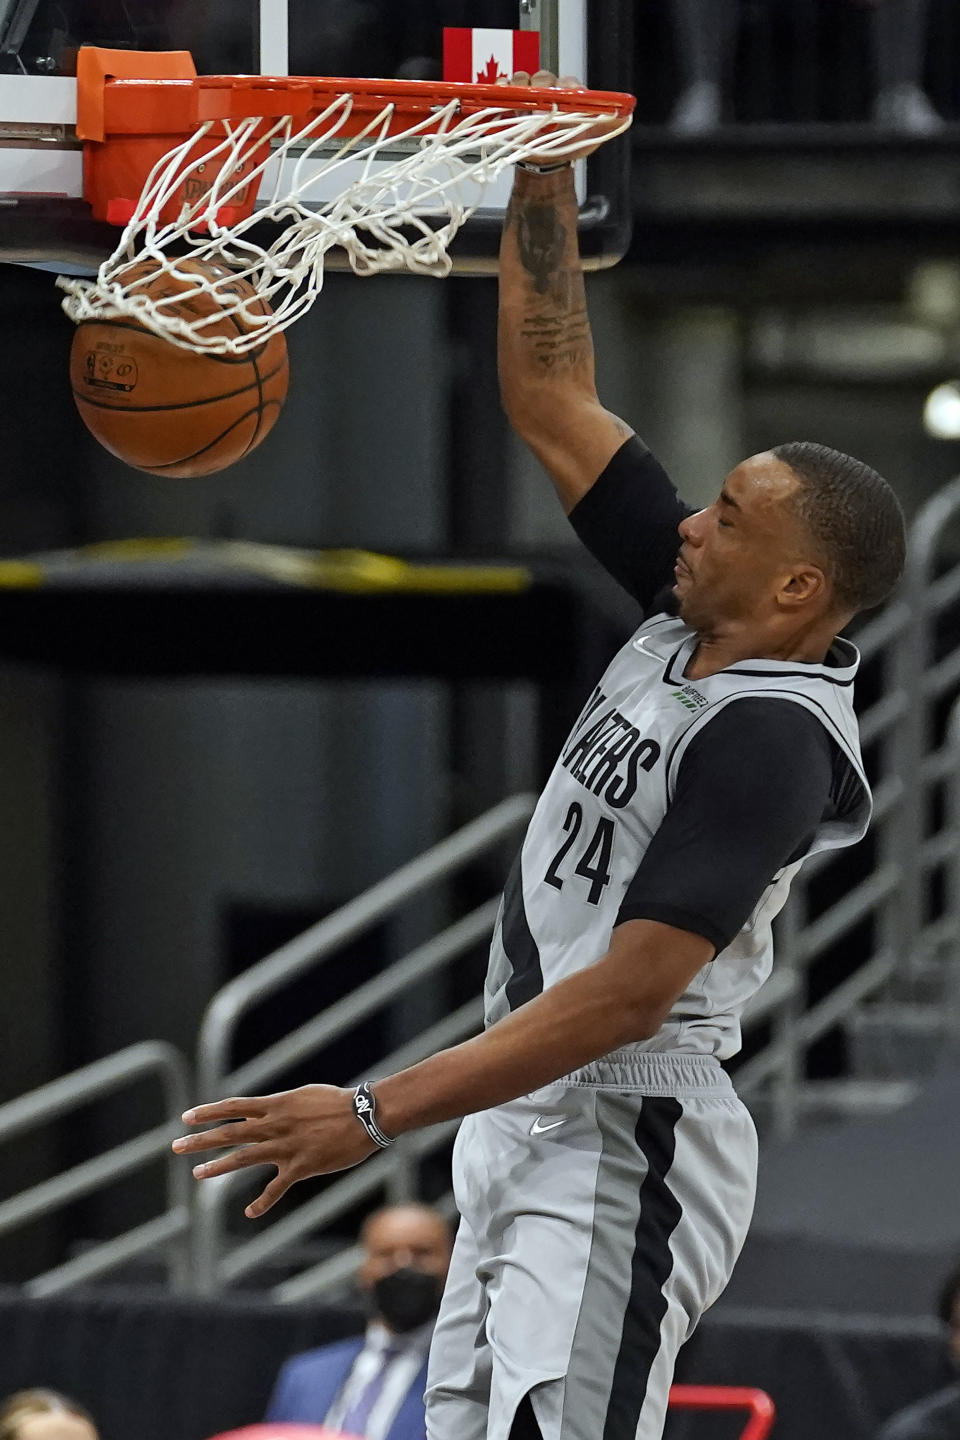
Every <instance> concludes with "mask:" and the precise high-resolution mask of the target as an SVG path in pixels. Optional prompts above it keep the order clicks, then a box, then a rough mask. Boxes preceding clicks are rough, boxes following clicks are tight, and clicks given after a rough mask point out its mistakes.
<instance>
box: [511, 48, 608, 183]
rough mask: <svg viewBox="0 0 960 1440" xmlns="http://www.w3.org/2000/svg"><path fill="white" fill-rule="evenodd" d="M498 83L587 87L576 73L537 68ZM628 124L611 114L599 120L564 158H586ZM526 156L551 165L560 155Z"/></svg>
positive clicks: (579, 88)
mask: <svg viewBox="0 0 960 1440" xmlns="http://www.w3.org/2000/svg"><path fill="white" fill-rule="evenodd" d="M497 84H498V85H521V86H522V85H530V86H532V87H533V88H534V89H535V90H539V89H543V88H549V87H551V86H557V85H559V86H560V87H561V89H563V90H585V89H586V88H587V87H586V86H585V85H584V84H583V83H582V82H581V81H580V80H578V79H577V77H576V75H563V76H561V77H560V78H559V79H558V78H557V76H556V75H554V74H553V72H552V71H551V70H537V71H536V72H535V73H534V74H533V75H530V74H529V73H528V72H527V71H526V70H517V71H515V73H514V74H513V75H511V76H510V77H509V79H503V80H498V81H497ZM629 123H630V121H629V118H628V119H627V121H626V125H629ZM626 125H625V123H624V121H623V118H622V117H618V116H611V118H610V119H609V120H598V121H597V123H596V125H594V126H592V127H591V128H590V130H589V131H588V132H586V133H585V134H584V136H583V143H582V144H580V145H578V146H577V147H576V149H575V150H574V151H572V152H571V154H570V155H569V156H565V157H564V158H566V159H569V160H585V159H586V157H587V156H588V155H592V154H593V152H594V150H599V148H600V146H601V145H602V144H603V143H604V141H605V140H609V139H610V137H611V136H612V135H616V134H618V133H619V132H620V131H621V130H624V129H625V128H626ZM526 158H527V159H528V160H530V161H531V162H532V163H533V164H534V165H537V164H541V163H542V164H545V165H549V164H551V163H553V164H555V163H556V161H557V158H558V157H557V156H556V155H555V154H554V155H551V154H550V153H549V152H544V154H543V155H528V156H527V157H526Z"/></svg>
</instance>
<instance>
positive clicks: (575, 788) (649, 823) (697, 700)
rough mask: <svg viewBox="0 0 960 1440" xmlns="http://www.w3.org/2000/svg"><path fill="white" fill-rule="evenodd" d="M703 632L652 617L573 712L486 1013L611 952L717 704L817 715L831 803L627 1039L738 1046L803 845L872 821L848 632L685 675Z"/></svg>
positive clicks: (842, 836) (707, 1050) (504, 927)
mask: <svg viewBox="0 0 960 1440" xmlns="http://www.w3.org/2000/svg"><path fill="white" fill-rule="evenodd" d="M696 644H697V635H696V634H695V632H694V631H692V630H691V629H690V628H689V627H688V626H686V625H685V624H684V623H683V621H681V620H679V619H673V618H671V617H668V616H664V615H660V616H655V617H653V618H652V619H651V620H649V621H647V622H645V623H644V624H643V625H642V626H641V628H640V629H639V630H638V632H637V633H636V634H635V635H634V636H633V638H632V639H631V640H630V641H628V643H627V644H626V645H624V647H623V648H622V649H621V650H620V651H619V653H618V654H617V655H616V656H615V658H614V660H613V661H612V663H611V664H610V665H609V667H608V668H607V670H606V672H605V674H604V676H603V679H602V680H601V681H600V684H599V685H598V687H597V689H596V690H595V691H594V693H593V695H592V696H591V697H590V699H589V701H588V702H587V704H586V706H585V707H584V709H583V711H582V713H581V714H580V716H579V718H578V719H577V722H576V724H575V725H574V727H573V730H572V731H571V733H570V737H569V739H568V741H567V743H566V745H565V746H564V749H563V753H562V754H561V756H560V759H559V760H558V762H557V764H556V766H555V767H554V770H553V772H552V774H551V776H550V779H549V781H548V782H547V785H546V787H545V789H544V791H543V793H542V795H541V797H540V801H539V803H538V805H537V808H536V811H535V812H534V815H533V817H532V819H531V821H530V825H529V827H528V829H527V833H526V837H525V839H524V842H523V847H522V849H521V852H520V856H519V857H518V863H517V866H515V868H514V873H513V875H512V877H511V881H510V882H509V883H508V886H507V889H506V891H505V894H504V900H503V903H502V904H501V908H500V915H499V917H498V920H497V925H496V929H495V932H494V937H493V942H492V946H491V952H490V965H489V970H488V974H487V985H486V1017H487V1023H488V1024H491V1023H493V1022H494V1021H496V1020H498V1019H500V1018H501V1017H502V1016H503V1015H505V1014H506V1013H507V1012H508V1011H510V1010H512V1009H516V1007H517V1006H518V1005H519V1004H522V1003H524V1002H525V1001H526V1000H529V999H531V998H532V997H533V996H534V995H536V994H539V993H540V991H541V990H543V989H546V988H549V986H551V985H554V984H556V983H557V981H559V980H563V979H564V978H565V977H567V976H568V975H572V974H574V973H575V972H577V971H579V970H582V969H584V968H585V967H586V966H588V965H591V964H593V962H594V961H596V960H598V959H599V958H600V957H601V956H602V955H603V954H604V953H605V952H606V950H607V948H608V946H609V943H610V936H611V933H612V931H613V928H614V926H615V925H616V923H617V918H618V914H619V911H620V907H621V903H622V901H623V898H624V894H625V892H626V889H627V887H628V885H629V884H630V882H631V880H632V879H633V877H634V875H635V874H636V872H637V869H638V867H639V865H640V862H641V861H642V859H643V856H644V853H645V851H646V849H647V846H648V845H649V843H650V841H651V839H652V837H653V836H654V834H655V833H656V831H657V829H658V828H659V826H660V824H661V822H662V821H663V819H664V816H665V815H666V812H667V809H668V807H669V805H670V802H671V799H672V796H673V793H674V787H675V785H676V779H677V773H678V769H679V766H680V763H681V761H682V759H683V757H684V754H685V752H686V750H687V747H688V746H689V745H690V743H691V741H692V740H693V739H694V737H695V736H696V735H698V734H699V733H701V731H702V730H703V728H704V727H705V726H707V725H709V723H710V721H711V720H712V719H713V718H714V717H715V716H716V715H717V714H718V713H719V712H720V711H721V710H723V709H724V708H725V707H726V706H728V705H731V704H735V703H736V702H737V701H738V700H742V699H744V698H747V697H750V698H753V699H756V698H757V697H770V698H772V699H776V700H781V701H782V700H789V701H792V702H794V703H795V704H797V705H800V706H802V707H803V708H804V709H805V710H807V711H809V712H810V713H811V714H812V715H814V716H815V717H816V719H817V720H818V721H819V722H820V723H821V724H822V725H823V726H824V728H825V729H826V731H827V733H828V735H829V736H830V739H831V740H832V741H833V743H834V745H835V746H836V749H837V751H838V752H839V755H840V756H841V757H843V758H842V760H841V762H840V764H841V769H842V772H843V773H842V775H841V780H840V784H839V786H838V787H837V793H836V795H835V804H834V806H833V808H832V811H831V813H830V815H829V817H828V818H825V819H823V820H822V821H821V823H820V825H819V827H818V828H817V830H816V833H815V834H814V836H813V837H812V839H811V841H810V843H809V845H808V846H807V848H806V850H805V853H803V854H801V855H800V856H798V857H797V858H796V859H795V861H794V862H793V863H790V864H788V865H787V866H785V867H783V868H780V869H779V870H777V871H776V873H771V876H770V881H769V884H768V885H767V887H766V889H765V890H764V892H763V894H762V895H761V896H760V899H759V900H758V902H757V904H756V905H755V907H754V910H753V912H752V914H751V915H750V916H749V918H748V919H747V921H746V923H745V924H744V925H743V927H742V928H741V930H740V932H739V934H737V935H736V936H735V937H734V939H733V940H732V942H731V943H730V944H728V945H727V946H726V948H725V949H723V950H722V951H720V953H719V954H718V955H717V956H716V958H715V959H714V960H713V961H711V962H710V963H709V964H707V965H705V966H704V968H703V969H702V970H701V971H700V972H699V974H697V975H696V976H695V977H694V980H693V981H692V983H691V984H690V986H689V987H688V989H687V990H686V992H685V993H684V994H683V995H682V996H681V997H680V998H679V1000H678V1001H677V1002H676V1004H675V1005H674V1007H673V1009H672V1010H671V1012H670V1015H669V1016H668V1017H667V1020H666V1021H665V1023H664V1025H663V1026H662V1027H661V1029H660V1030H659V1032H658V1033H657V1034H656V1035H655V1036H654V1037H653V1038H652V1039H650V1040H646V1041H643V1042H642V1043H638V1044H637V1045H635V1046H633V1047H630V1048H631V1049H634V1050H636V1051H685V1052H688V1053H694V1054H701V1055H713V1056H716V1057H718V1058H720V1059H725V1058H727V1057H729V1056H731V1055H734V1054H736V1052H737V1050H738V1049H739V1048H740V1016H741V1014H742V1011H743V1008H744V1006H745V1005H746V1003H747V1001H748V1000H749V999H750V997H751V996H752V995H753V994H754V993H755V992H756V991H757V990H758V989H759V987H760V986H761V985H762V984H763V982H764V981H765V980H766V979H767V977H768V975H769V974H770V970H771V967H772V964H773V943H772V923H773V920H774V918H775V916H776V915H777V914H778V912H779V911H780V910H781V909H782V907H783V905H784V902H785V901H786V898H787V894H788V891H789V887H790V882H791V880H792V879H793V876H794V875H795V874H796V872H797V870H798V869H799V868H800V865H801V864H802V863H803V860H805V859H806V858H808V856H810V855H813V854H815V853H816V852H817V851H819V850H827V849H831V848H835V847H839V846H844V845H852V844H854V843H855V842H856V841H857V840H859V839H860V838H861V837H862V836H863V834H864V833H865V831H866V828H867V825H868V823H869V819H870V808H871V802H870V791H869V788H868V785H867V781H866V777H865V775H864V772H863V765H862V762H861V758H860V747H859V741H858V735H857V722H856V716H855V714H854V710H853V680H854V676H855V674H856V671H857V666H858V664H859V655H858V654H857V651H856V649H855V647H854V646H853V645H852V644H850V642H849V641H846V640H843V639H838V640H836V641H835V642H834V645H833V647H832V649H831V652H830V655H829V656H828V657H827V663H824V664H822V665H816V664H802V665H801V664H796V663H790V662H784V661H777V660H749V661H744V662H742V663H740V664H737V665H734V666H731V667H729V668H728V669H726V670H722V671H720V672H719V673H718V674H715V675H711V676H709V677H707V678H706V679H703V680H697V681H696V683H691V682H689V681H687V680H685V679H684V674H683V672H684V669H685V668H686V666H687V664H688V662H689V660H690V657H691V655H692V654H693V651H694V649H695V647H696ZM844 762H845V763H844Z"/></svg>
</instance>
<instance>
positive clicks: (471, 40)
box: [443, 28, 540, 85]
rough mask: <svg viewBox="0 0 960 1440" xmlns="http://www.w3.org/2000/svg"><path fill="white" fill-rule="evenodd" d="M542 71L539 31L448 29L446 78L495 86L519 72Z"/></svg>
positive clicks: (445, 53)
mask: <svg viewBox="0 0 960 1440" xmlns="http://www.w3.org/2000/svg"><path fill="white" fill-rule="evenodd" d="M539 68H540V34H539V31H537V30H487V29H479V28H477V29H473V30H466V29H450V28H448V29H446V30H444V32H443V78H444V80H451V81H456V82H458V83H460V84H464V83H465V84H468V85H476V84H480V85H496V83H497V81H498V80H509V79H510V76H511V75H513V74H515V73H516V72H517V71H518V70H526V72H527V73H528V74H529V75H532V74H533V73H534V71H535V70H538V69H539Z"/></svg>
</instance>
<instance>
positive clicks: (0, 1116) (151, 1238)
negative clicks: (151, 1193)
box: [0, 1040, 191, 1296]
mask: <svg viewBox="0 0 960 1440" xmlns="http://www.w3.org/2000/svg"><path fill="white" fill-rule="evenodd" d="M148 1076H156V1077H157V1078H158V1079H159V1080H160V1082H161V1085H162V1087H163V1095H164V1114H165V1119H164V1122H163V1124H161V1125H158V1126H156V1127H155V1128H154V1129H152V1130H148V1131H146V1132H145V1133H144V1134H142V1135H138V1136H137V1137H136V1138H135V1139H132V1140H127V1141H125V1142H124V1143H123V1144H121V1145H115V1146H113V1148H112V1149H110V1150H106V1151H104V1152H103V1153H102V1154H100V1155H97V1156H95V1157H94V1158H93V1159H92V1160H85V1161H83V1162H82V1163H81V1164H79V1165H74V1166H73V1167H72V1168H71V1169H69V1170H66V1171H64V1172H63V1173H62V1174H60V1175H56V1176H54V1177H53V1178H52V1179H50V1180H44V1181H42V1182H41V1183H40V1184H38V1185H33V1186H31V1187H30V1188H29V1189H27V1190H24V1191H21V1193H20V1194H19V1195H14V1196H11V1198H10V1199H8V1200H4V1201H3V1202H2V1203H0V1235H5V1234H7V1233H8V1232H9V1231H12V1230H16V1229H18V1228H20V1227H21V1226H23V1225H26V1224H29V1223H31V1222H32V1221H34V1220H38V1219H40V1218H42V1217H43V1216H45V1215H50V1214H52V1213H55V1212H56V1211H57V1210H61V1209H62V1208H63V1207H64V1206H66V1205H70V1204H71V1203H72V1202H73V1201H75V1200H81V1199H83V1198H84V1197H86V1196H88V1195H92V1194H94V1193H95V1192H96V1191H97V1190H101V1189H103V1188H104V1187H105V1186H107V1185H112V1184H114V1182H115V1181H117V1180H118V1179H120V1178H121V1177H123V1176H125V1175H129V1174H132V1173H133V1172H134V1171H136V1170H139V1169H140V1168H141V1167H142V1166H144V1165H148V1164H150V1163H151V1162H154V1161H156V1160H158V1159H160V1158H161V1157H163V1158H164V1159H165V1160H166V1175H167V1180H166V1207H165V1209H164V1210H163V1212H162V1213H161V1214H160V1215H157V1216H156V1217H155V1218H154V1219H152V1220H148V1221H147V1222H146V1223H144V1224H142V1225H138V1226H136V1227H134V1228H133V1229H131V1230H127V1231H125V1232H124V1233H123V1234H122V1235H118V1236H114V1237H113V1238H111V1239H110V1240H104V1241H102V1242H101V1243H99V1244H96V1245H93V1246H91V1247H90V1248H89V1249H87V1250H85V1251H84V1252H83V1253H82V1254H81V1255H78V1256H76V1257H75V1258H74V1259H72V1260H68V1261H66V1262H65V1263H64V1264H62V1265H57V1266H56V1267H55V1268H54V1269H52V1270H47V1271H45V1272H44V1273H43V1274H42V1275H38V1276H36V1277H35V1278H34V1279H32V1280H29V1281H28V1282H27V1283H26V1285H25V1286H24V1289H25V1291H26V1293H27V1294H28V1295H35V1296H41V1295H53V1294H55V1293H56V1292H57V1291H59V1290H67V1289H69V1288H70V1287H71V1286H73V1285H79V1284H82V1283H83V1282H84V1281H85V1280H93V1279H96V1278H98V1277H99V1276H101V1275H106V1274H109V1273H110V1271H111V1270H115V1269H117V1268H118V1267H119V1266H120V1265H124V1264H126V1263H127V1262H128V1261H130V1260H134V1259H137V1258H139V1257H141V1256H144V1255H150V1256H151V1257H152V1256H155V1255H157V1254H159V1255H161V1256H162V1257H163V1260H164V1263H165V1265H166V1269H167V1275H168V1278H169V1283H170V1285H171V1287H172V1288H174V1289H176V1290H188V1289H189V1288H190V1285H191V1280H190V1259H189V1245H188V1240H189V1232H190V1222H191V1215H190V1190H191V1181H190V1176H189V1173H188V1172H187V1171H186V1170H185V1168H184V1166H183V1164H182V1163H181V1162H179V1161H178V1160H177V1158H176V1157H175V1156H173V1155H172V1154H171V1151H170V1141H171V1140H172V1139H173V1137H174V1135H176V1134H178V1133H179V1132H180V1131H181V1130H182V1128H183V1127H182V1125H181V1124H180V1116H181V1114H182V1113H183V1110H184V1108H185V1106H186V1104H187V1102H188V1077H187V1067H186V1064H185V1062H184V1060H183V1057H182V1056H181V1055H180V1053H179V1051H177V1050H176V1049H175V1048H174V1047H173V1046H172V1045H167V1044H165V1043H164V1042H163V1041H160V1040H148V1041H144V1042H143V1043H141V1044H139V1045H131V1046H129V1048H128V1049H126V1050H121V1051H119V1052H118V1054H116V1055H110V1056H108V1057H107V1058H106V1059H105V1060H97V1061H95V1062H94V1063H93V1064H92V1065H85V1066H84V1067H83V1069H81V1070H75V1071H74V1072H73V1073H72V1074H71V1075H64V1076H62V1077H61V1078H60V1079H59V1080H53V1081H51V1082H50V1084H48V1085H42V1086H41V1087H40V1088H39V1089H38V1090H33V1091H31V1092H30V1094H28V1095H23V1096H20V1097H19V1098H18V1099H16V1100H10V1101H8V1102H7V1103H6V1104H5V1105H0V1144H3V1143H5V1142H6V1141H9V1140H12V1139H14V1138H15V1137H16V1136H17V1135H21V1134H23V1133H25V1132H27V1131H30V1132H35V1131H36V1130H37V1129H38V1128H39V1127H41V1126H43V1125H45V1124H49V1123H51V1122H52V1121H54V1120H59V1119H61V1118H62V1117H63V1116H64V1115H69V1114H71V1113H72V1112H73V1111H75V1110H79V1109H80V1107H81V1106H84V1105H89V1104H90V1103H91V1102H92V1101H96V1100H101V1099H103V1098H105V1097H106V1096H108V1095H112V1094H115V1093H116V1091H118V1090H120V1089H122V1088H123V1087H124V1086H126V1085H128V1084H130V1083H131V1082H133V1081H141V1080H143V1079H144V1078H145V1077H148Z"/></svg>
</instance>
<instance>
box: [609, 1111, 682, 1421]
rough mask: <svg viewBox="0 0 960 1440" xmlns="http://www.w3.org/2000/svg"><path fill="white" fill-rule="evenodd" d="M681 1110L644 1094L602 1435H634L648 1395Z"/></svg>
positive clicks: (675, 1214)
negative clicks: (627, 1261)
mask: <svg viewBox="0 0 960 1440" xmlns="http://www.w3.org/2000/svg"><path fill="white" fill-rule="evenodd" d="M682 1115H683V1106H682V1105H681V1104H680V1101H679V1100H672V1099H669V1098H661V1097H659V1096H649V1095H648V1096H646V1097H645V1098H644V1100H643V1103H642V1105H641V1108H640V1116H639V1119H638V1120H637V1128H636V1140H637V1144H638V1146H639V1147H640V1149H641V1150H642V1152H643V1154H644V1155H645V1157H646V1160H647V1166H648V1169H647V1173H646V1176H645V1177H644V1180H643V1184H642V1187H641V1190H640V1218H639V1219H638V1221H637V1228H636V1231H635V1232H634V1248H633V1260H632V1263H631V1275H632V1281H631V1285H630V1299H629V1301H628V1302H627V1311H626V1314H625V1316H624V1320H623V1331H622V1335H621V1340H620V1350H619V1353H618V1355H617V1363H616V1366H615V1367H614V1372H613V1385H612V1387H611V1390H610V1401H609V1405H608V1407H607V1418H606V1422H605V1424H604V1427H603V1440H633V1437H634V1436H635V1435H636V1432H637V1425H638V1424H639V1422H640V1412H641V1410H642V1409H643V1402H644V1400H645V1399H646V1395H647V1384H648V1381H649V1379H650V1370H651V1367H652V1366H653V1362H654V1360H655V1359H656V1357H657V1352H658V1350H659V1349H660V1325H661V1323H662V1321H663V1317H664V1315H665V1314H666V1310H667V1300H666V1296H665V1295H664V1293H663V1287H664V1285H665V1284H666V1282H667V1280H668V1279H669V1276H670V1272H671V1270H672V1269H673V1256H672V1254H671V1253H670V1237H671V1236H672V1234H673V1232H674V1230H676V1228H677V1225H678V1224H679V1222H680V1216H681V1214H682V1211H681V1208H680V1202H679V1201H678V1200H677V1198H676V1196H675V1195H674V1194H673V1192H672V1191H671V1190H670V1188H669V1187H668V1185H667V1182H666V1177H667V1174H668V1173H669V1170H670V1167H671V1165H672V1164H673V1157H674V1152H675V1150H676V1129H677V1125H678V1123H679V1121H680V1117H681V1116H682Z"/></svg>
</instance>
